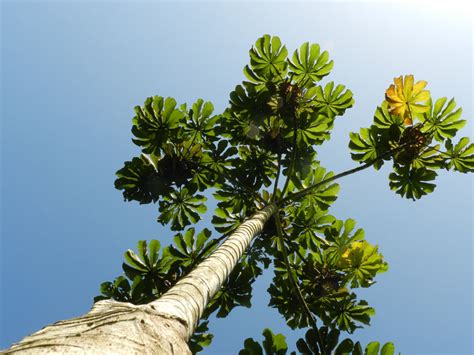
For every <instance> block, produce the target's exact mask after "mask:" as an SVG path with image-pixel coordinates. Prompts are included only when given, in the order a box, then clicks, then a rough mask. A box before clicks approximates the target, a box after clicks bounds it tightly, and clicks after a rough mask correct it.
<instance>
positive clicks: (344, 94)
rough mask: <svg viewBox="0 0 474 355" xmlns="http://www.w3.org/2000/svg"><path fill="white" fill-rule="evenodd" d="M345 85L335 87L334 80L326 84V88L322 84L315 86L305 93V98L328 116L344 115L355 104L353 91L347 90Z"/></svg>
mask: <svg viewBox="0 0 474 355" xmlns="http://www.w3.org/2000/svg"><path fill="white" fill-rule="evenodd" d="M345 88H346V87H345V86H344V85H337V86H336V88H334V82H332V81H331V82H329V83H327V84H326V86H325V87H324V89H323V88H322V87H321V86H319V85H318V86H315V87H312V88H311V89H309V90H308V91H307V92H306V94H305V99H307V101H308V103H309V104H311V105H312V107H314V108H316V109H317V110H318V112H320V113H323V114H324V115H326V116H328V117H332V118H334V117H336V116H342V115H343V114H344V112H345V111H346V110H347V109H348V108H350V107H352V106H353V105H354V99H353V98H352V91H350V90H349V89H347V90H345V91H344V89H345Z"/></svg>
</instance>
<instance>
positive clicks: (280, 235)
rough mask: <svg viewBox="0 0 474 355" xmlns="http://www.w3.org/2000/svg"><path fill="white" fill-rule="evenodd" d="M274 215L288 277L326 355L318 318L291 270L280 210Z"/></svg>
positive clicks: (322, 351)
mask: <svg viewBox="0 0 474 355" xmlns="http://www.w3.org/2000/svg"><path fill="white" fill-rule="evenodd" d="M274 216H275V225H276V230H277V236H278V239H279V241H280V245H281V250H282V252H283V259H284V261H285V266H286V270H287V272H288V278H289V279H290V283H291V286H292V288H293V291H294V292H295V293H296V296H297V298H298V301H299V303H300V304H301V306H302V307H303V310H304V313H305V314H306V316H307V317H308V320H309V322H310V325H311V328H313V330H314V332H315V333H316V339H317V341H318V345H319V347H320V349H321V355H324V354H325V353H324V343H323V341H322V338H321V335H320V334H319V329H318V326H317V324H316V319H315V318H314V316H313V314H312V313H311V311H310V309H309V307H308V304H307V303H306V301H305V300H304V298H303V295H302V294H301V290H300V288H299V286H298V284H297V283H296V280H295V278H294V275H293V273H292V271H291V266H290V262H289V260H288V252H287V250H286V246H285V241H284V240H283V229H282V227H281V220H280V215H279V213H278V211H276V212H275V214H274Z"/></svg>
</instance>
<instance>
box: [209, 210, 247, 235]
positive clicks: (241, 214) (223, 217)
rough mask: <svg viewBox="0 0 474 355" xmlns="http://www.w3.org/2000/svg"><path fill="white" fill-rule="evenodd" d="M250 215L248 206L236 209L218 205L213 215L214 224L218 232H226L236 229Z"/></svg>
mask: <svg viewBox="0 0 474 355" xmlns="http://www.w3.org/2000/svg"><path fill="white" fill-rule="evenodd" d="M247 217H248V213H247V207H246V206H243V208H242V209H240V210H238V211H234V209H233V208H229V207H228V208H225V207H220V206H218V207H217V209H216V211H215V212H214V216H212V224H213V225H214V226H215V229H216V231H217V232H219V233H222V234H226V233H229V232H231V231H233V230H234V229H236V228H237V227H238V226H239V225H241V224H242V222H243V221H244V220H245V219H246V218H247Z"/></svg>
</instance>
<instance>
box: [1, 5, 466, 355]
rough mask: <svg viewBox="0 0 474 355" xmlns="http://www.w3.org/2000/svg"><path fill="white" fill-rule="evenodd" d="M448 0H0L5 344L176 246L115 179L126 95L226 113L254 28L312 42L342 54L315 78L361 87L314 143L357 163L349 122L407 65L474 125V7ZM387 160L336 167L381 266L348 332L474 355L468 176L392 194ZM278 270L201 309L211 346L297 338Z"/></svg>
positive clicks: (334, 160)
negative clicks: (271, 292)
mask: <svg viewBox="0 0 474 355" xmlns="http://www.w3.org/2000/svg"><path fill="white" fill-rule="evenodd" d="M446 4H449V5H443V4H440V3H438V2H436V3H432V4H431V5H430V4H429V3H425V5H409V4H406V3H392V4H376V3H356V2H334V3H318V2H312V3H310V2H306V3H295V4H290V3H270V2H262V3H258V4H255V3H251V2H234V3H196V2H194V3H192V2H191V3H151V2H141V1H137V2H133V1H129V2H109V1H107V2H105V1H104V2H94V1H89V2H81V1H76V2H60V1H55V2H43V1H37V2H32V3H27V2H23V1H6V2H5V1H4V2H2V5H1V9H2V20H1V23H2V31H1V32H2V64H1V67H2V95H1V97H2V113H1V117H2V120H1V132H2V137H1V150H2V158H1V164H2V166H1V172H2V174H1V182H2V189H1V202H2V205H1V244H0V250H1V292H0V297H1V298H0V303H1V315H0V318H1V328H0V333H1V341H0V348H5V347H7V346H9V345H10V344H11V343H12V342H16V341H19V340H20V339H21V338H22V337H23V336H25V335H27V334H29V333H31V332H33V331H36V330H39V329H40V328H41V327H42V326H44V325H46V324H49V323H52V322H54V321H56V320H59V319H66V318H71V317H73V316H77V315H80V314H82V313H85V312H87V311H88V310H89V309H90V307H91V304H92V298H93V297H94V296H96V295H97V294H98V287H99V284H100V283H101V282H103V281H108V280H112V279H113V278H114V277H116V276H118V275H120V274H121V263H122V260H123V257H122V255H123V252H124V251H125V250H126V249H128V248H133V249H134V248H135V247H136V243H137V241H138V240H140V239H148V240H149V239H160V240H161V241H162V244H165V245H166V244H169V243H170V242H171V239H172V233H171V232H169V231H168V230H167V228H166V227H162V226H160V225H159V224H158V223H157V222H156V221H155V218H156V216H157V206H153V205H146V206H139V205H138V204H135V203H125V202H123V199H122V196H121V193H120V192H119V191H116V190H115V189H114V187H113V182H114V179H115V177H114V173H115V171H116V170H118V169H119V168H121V166H122V164H123V162H124V161H125V160H130V159H131V158H132V157H133V156H136V155H138V154H139V149H138V148H137V147H135V146H133V144H132V142H131V132H130V128H131V118H132V117H133V107H134V106H135V105H138V104H142V103H143V101H144V100H145V99H146V98H147V97H148V96H152V95H156V94H158V95H161V96H165V97H166V96H171V97H174V98H175V99H176V100H177V101H178V102H179V103H184V102H187V103H188V104H190V103H192V102H194V101H195V100H196V99H197V98H204V99H205V100H210V101H212V102H213V103H214V105H215V107H216V112H221V111H222V110H223V109H224V108H225V107H226V105H227V100H228V93H229V92H230V91H231V90H232V89H233V88H234V87H235V85H237V84H238V83H240V82H241V81H242V80H243V79H244V76H243V74H242V68H243V67H244V65H245V64H246V63H247V61H248V50H249V48H250V47H251V45H252V44H253V43H254V42H255V40H256V39H257V38H258V37H259V36H261V35H262V34H264V33H269V34H272V35H278V36H280V38H281V39H282V42H283V43H285V44H286V45H287V48H288V49H289V51H290V53H291V52H292V51H293V50H294V49H296V48H297V46H299V45H300V44H302V43H303V42H306V41H309V42H311V43H319V44H320V45H321V46H322V48H323V49H326V50H329V52H330V56H331V58H332V59H334V61H335V66H334V69H333V72H332V74H331V75H330V76H329V77H328V78H327V79H326V80H325V81H326V82H327V81H329V80H333V81H335V82H336V83H341V84H344V85H346V86H347V87H348V88H350V89H351V90H352V91H353V93H354V97H355V100H356V104H355V106H354V108H352V109H350V110H349V111H348V112H347V114H346V115H344V116H343V117H342V118H339V119H338V120H337V122H336V125H335V129H334V133H333V137H332V139H331V141H329V142H328V143H327V144H326V145H325V146H324V147H323V148H322V151H321V152H320V154H319V158H320V160H321V162H322V165H323V166H325V167H326V168H328V169H330V170H333V171H335V172H340V171H343V170H346V169H349V168H351V167H354V166H355V163H354V162H352V160H351V159H350V155H349V151H348V149H347V144H348V136H349V132H351V131H357V130H358V129H359V127H364V126H369V125H370V124H371V121H372V119H373V112H374V110H375V108H376V106H377V105H378V104H380V103H381V102H382V100H383V97H384V91H385V89H386V88H387V87H388V86H389V85H390V83H391V82H392V79H393V77H395V76H399V75H401V74H414V76H415V79H416V80H421V79H423V80H426V81H428V87H427V88H428V89H429V90H431V94H432V96H433V97H434V98H438V97H441V96H447V97H448V98H451V97H455V98H456V101H457V103H458V105H460V106H462V107H463V110H464V111H463V112H464V113H463V117H464V118H466V119H468V120H469V124H468V125H467V126H466V128H465V129H464V130H463V131H462V132H461V133H462V134H463V135H464V136H466V135H467V136H471V137H472V132H473V124H472V119H473V117H472V32H471V20H472V17H470V16H472V15H471V13H470V11H469V9H468V8H467V7H466V6H467V2H449V3H446ZM388 173H389V169H382V170H381V171H375V170H373V169H372V170H366V171H364V172H362V173H360V174H358V175H356V176H350V177H347V178H344V179H342V180H341V181H340V184H341V192H340V197H339V199H338V200H337V202H336V203H335V204H334V207H333V209H332V210H331V213H332V214H334V215H335V216H336V217H338V218H339V219H345V218H349V217H351V218H354V219H355V220H356V221H357V222H358V226H359V227H362V228H364V229H365V232H366V238H367V240H369V241H370V242H371V243H374V244H378V245H379V246H380V250H381V252H382V253H383V254H384V256H385V257H386V259H387V261H388V262H389V264H390V270H389V272H388V273H386V274H383V275H381V276H380V277H378V283H377V284H376V285H374V286H373V287H371V288H369V289H367V290H364V291H363V292H362V291H361V292H359V295H360V297H361V298H364V299H366V300H367V301H368V302H369V304H371V305H372V306H373V307H375V309H376V310H377V314H376V316H375V317H374V318H373V320H372V326H371V327H368V328H366V329H363V330H358V331H356V332H355V334H354V336H353V337H354V338H356V339H360V340H361V341H362V342H363V343H367V342H368V341H371V340H379V341H381V342H386V341H394V343H395V345H396V349H397V350H399V351H401V352H402V353H403V354H472V353H473V348H472V343H471V338H472V334H473V330H472V300H473V295H472V281H473V277H472V276H473V274H472V252H473V249H472V236H473V233H472V214H473V179H472V176H469V175H463V174H459V173H457V174H456V173H446V172H440V174H439V177H438V179H437V181H436V182H437V184H438V187H437V189H436V191H435V193H433V194H431V195H429V196H427V197H425V198H423V199H422V200H421V201H417V202H415V203H414V202H412V201H409V200H405V199H401V198H400V197H399V196H398V195H395V194H394V193H393V192H391V191H390V190H389V187H388V179H387V175H388ZM210 205H211V206H212V205H213V204H212V202H211V204H210ZM210 209H211V210H212V208H210ZM201 225H202V226H207V225H208V223H203V224H201ZM271 277H272V275H271V272H269V273H267V274H265V275H264V276H263V277H261V278H260V279H259V280H258V281H257V284H256V288H255V291H254V298H253V307H252V309H245V308H239V309H236V310H234V311H233V312H232V314H231V315H230V316H229V317H228V318H226V319H217V320H216V319H212V320H211V323H210V328H211V331H212V332H213V333H214V334H215V339H214V342H213V344H212V346H211V347H210V348H208V349H206V350H205V352H204V354H236V353H238V350H239V349H241V347H242V344H243V341H244V339H245V338H247V337H254V338H257V339H261V338H262V337H261V333H262V330H263V329H264V328H265V327H270V328H272V329H273V330H274V332H281V333H283V334H285V335H286V336H287V339H288V341H289V343H290V347H291V348H292V349H295V345H294V344H295V341H296V339H297V338H298V337H299V336H301V334H302V333H301V332H292V331H291V330H290V329H289V328H288V327H287V326H286V325H285V322H284V320H283V319H282V318H281V317H280V316H279V314H278V313H277V312H276V310H273V309H270V308H268V307H267V304H268V300H269V297H268V295H267V293H266V288H267V287H268V283H269V281H270V279H271Z"/></svg>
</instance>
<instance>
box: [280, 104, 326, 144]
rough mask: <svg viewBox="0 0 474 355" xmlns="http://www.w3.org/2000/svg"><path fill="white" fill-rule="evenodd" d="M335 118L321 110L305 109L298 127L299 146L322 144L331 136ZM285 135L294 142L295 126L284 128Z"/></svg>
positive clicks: (288, 140)
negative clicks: (322, 112) (309, 110)
mask: <svg viewBox="0 0 474 355" xmlns="http://www.w3.org/2000/svg"><path fill="white" fill-rule="evenodd" d="M333 123H334V120H333V119H332V118H330V117H327V116H325V115H322V114H321V113H319V112H308V111H304V112H302V113H301V114H300V117H299V120H298V127H297V129H296V143H297V145H298V146H299V147H306V146H308V145H309V146H311V145H320V144H322V143H323V142H324V141H326V140H328V139H329V138H330V133H331V129H332V127H333ZM282 133H283V137H284V138H285V140H286V141H287V142H288V143H290V142H291V144H292V142H293V139H294V138H293V136H294V134H295V130H294V129H293V127H290V126H288V127H284V128H282Z"/></svg>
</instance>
